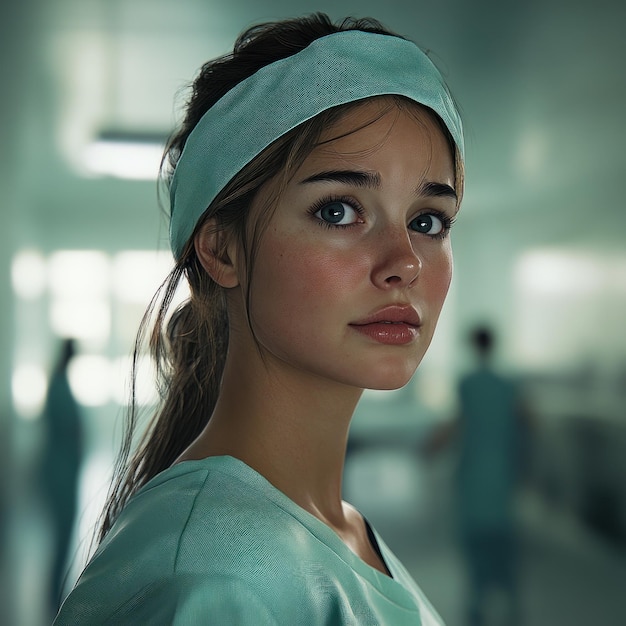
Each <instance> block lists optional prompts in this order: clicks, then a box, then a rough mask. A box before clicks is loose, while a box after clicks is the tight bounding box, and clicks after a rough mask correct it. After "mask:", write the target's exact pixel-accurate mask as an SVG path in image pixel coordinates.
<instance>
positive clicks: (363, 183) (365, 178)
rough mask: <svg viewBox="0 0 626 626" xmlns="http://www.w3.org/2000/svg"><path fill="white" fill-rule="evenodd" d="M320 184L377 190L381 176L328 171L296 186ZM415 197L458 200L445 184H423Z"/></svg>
mask: <svg viewBox="0 0 626 626" xmlns="http://www.w3.org/2000/svg"><path fill="white" fill-rule="evenodd" d="M320 182H326V183H343V184H344V185H352V186H353V187H368V188H372V189H379V188H380V186H381V176H380V174H379V173H378V172H367V171H361V170H328V171H325V172H318V173H317V174H312V175H311V176H307V178H305V179H303V180H301V181H300V182H299V183H298V184H300V185H304V184H306V183H320ZM415 195H416V196H426V197H430V198H433V197H438V198H451V199H453V200H454V201H457V200H458V197H457V195H456V191H454V189H453V188H452V187H450V185H446V184H445V183H436V182H423V183H422V184H421V185H420V186H419V187H418V188H417V189H416V190H415Z"/></svg>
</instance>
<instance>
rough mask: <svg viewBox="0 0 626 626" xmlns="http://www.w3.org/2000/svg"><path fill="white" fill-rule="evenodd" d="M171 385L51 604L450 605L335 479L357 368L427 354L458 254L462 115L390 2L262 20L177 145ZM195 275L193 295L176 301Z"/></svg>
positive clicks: (156, 347)
mask: <svg viewBox="0 0 626 626" xmlns="http://www.w3.org/2000/svg"><path fill="white" fill-rule="evenodd" d="M167 157H168V160H167V164H168V165H169V166H170V167H171V171H169V173H168V174H167V179H168V182H169V190H170V198H171V222H170V236H171V244H172V250H173V252H174V256H175V258H176V261H177V262H176V266H175V269H174V270H173V272H172V274H171V276H170V278H169V282H168V283H167V284H166V286H165V288H164V295H163V300H162V302H161V305H160V308H159V310H158V314H157V317H156V321H155V326H154V328H153V330H152V334H151V345H152V351H153V354H154V356H155V357H156V360H157V363H158V365H159V367H160V369H159V371H160V373H161V374H162V383H163V385H162V393H163V401H162V405H161V407H160V408H159V411H158V413H157V415H156V417H155V420H154V423H153V424H152V425H151V427H150V428H149V429H148V430H147V432H146V434H145V435H144V437H143V439H142V443H141V445H140V446H139V447H138V449H137V450H136V451H135V452H134V456H133V457H132V459H131V461H130V462H127V459H128V457H129V449H130V445H131V441H132V430H133V428H134V423H135V419H134V414H131V422H130V431H129V433H128V436H127V440H126V446H125V448H124V450H123V454H122V459H121V465H120V472H119V476H118V482H117V486H116V488H115V489H114V490H113V492H112V496H111V499H110V502H109V504H108V508H107V511H106V516H105V520H104V526H103V529H102V536H101V538H102V541H101V543H100V546H99V548H98V550H97V552H96V554H95V555H94V557H93V559H92V560H91V562H90V564H89V565H88V566H87V568H86V570H85V571H84V573H83V574H82V576H81V578H80V580H79V582H78V584H77V586H76V588H75V589H74V591H73V592H72V593H71V594H70V596H69V598H68V599H67V600H66V602H65V604H64V606H63V608H62V609H61V611H60V614H59V616H58V618H57V622H56V623H57V624H59V625H62V624H101V623H112V624H254V625H258V624H262V625H264V624H286V625H290V626H293V625H296V624H298V625H300V624H359V625H363V624H391V625H394V626H397V625H402V624H420V623H422V624H439V623H441V622H440V619H439V618H438V617H437V614H436V613H435V611H434V610H433V609H432V608H431V606H430V605H429V604H428V602H427V601H426V600H425V598H424V597H423V595H422V593H421V592H420V590H419V588H418V587H417V585H416V584H415V582H414V581H413V580H412V579H411V577H410V576H409V574H408V573H407V571H406V570H405V569H404V568H403V566H402V565H401V564H400V562H399V561H398V560H397V558H396V557H395V556H394V555H393V554H392V553H391V551H390V550H389V548H388V547H387V546H386V545H385V544H384V542H383V541H382V539H381V538H380V537H379V536H378V535H377V533H376V532H375V531H374V530H373V529H372V528H371V527H370V526H369V524H368V523H367V521H366V520H365V519H364V518H363V517H362V516H361V515H360V514H359V513H358V511H356V510H355V509H354V508H353V507H351V506H350V505H349V504H347V503H345V502H343V501H342V499H341V477H342V470H343V463H344V456H345V448H346V441H347V437H348V427H349V424H350V418H351V416H352V413H353V411H354V409H355V406H356V404H357V402H358V400H359V397H360V396H361V393H362V391H363V389H364V388H371V389H395V388H398V387H401V386H402V385H404V384H406V383H407V382H408V381H409V379H410V378H411V376H412V374H413V373H414V371H415V369H416V368H417V366H418V365H419V363H420V360H421V359H422V357H423V355H424V353H425V351H426V349H427V347H428V345H429V343H430V340H431V337H432V334H433V331H434V329H435V324H436V322H437V317H438V315H439V312H440V309H441V306H442V304H443V301H444V298H445V296H446V292H447V289H448V285H449V282H450V277H451V268H452V258H451V250H450V239H449V237H448V233H449V230H450V227H451V225H452V223H453V221H454V218H455V215H456V213H457V211H458V209H459V204H460V200H461V195H462V189H463V165H462V163H463V138H462V128H461V122H460V119H459V116H458V113H457V110H456V108H455V106H454V103H453V101H452V99H451V97H450V95H449V93H448V90H447V88H446V86H445V84H444V83H443V81H442V78H441V76H440V74H439V73H438V71H437V70H436V69H435V67H434V66H433V64H432V63H431V62H430V60H429V59H428V57H427V56H426V55H425V54H424V53H423V52H422V51H421V50H420V49H419V48H418V47H417V46H416V45H415V44H413V43H412V42H409V41H407V40H405V39H403V38H400V37H398V36H395V35H392V34H390V33H388V32H387V31H385V30H384V29H383V28H382V27H381V26H380V24H378V23H377V22H375V21H373V20H346V21H344V22H342V23H341V24H339V25H335V24H333V23H332V22H331V21H330V20H329V19H328V18H327V17H326V16H324V15H321V14H318V15H314V16H311V17H307V18H302V19H295V20H288V21H284V22H280V23H275V24H266V25H262V26H258V27H254V28H252V29H250V30H248V31H247V32H246V33H244V34H243V35H242V36H241V37H240V38H239V40H238V41H237V43H236V44H235V49H234V52H233V53H232V54H231V55H228V56H225V57H223V58H220V59H218V60H216V61H214V62H211V63H208V64H206V65H205V66H204V67H203V68H202V71H201V73H200V75H199V76H198V77H197V79H196V81H195V83H194V87H193V93H192V96H191V99H190V102H189V104H188V108H187V116H186V118H185V120H184V122H183V125H182V129H181V130H180V132H179V133H178V134H177V135H176V136H175V137H174V138H173V140H172V141H171V143H170V145H169V147H168V150H167ZM183 278H185V279H186V280H187V281H188V282H189V285H190V288H191V298H190V300H189V301H188V302H186V303H185V304H184V305H183V306H182V307H180V308H179V309H178V310H177V311H175V312H174V314H173V315H172V316H171V318H170V319H169V322H168V323H167V331H166V332H165V331H164V330H163V326H164V324H165V322H164V320H165V317H166V311H167V308H168V304H169V303H170V302H171V298H172V294H173V293H174V290H175V288H176V285H177V284H178V282H179V281H180V280H181V279H183Z"/></svg>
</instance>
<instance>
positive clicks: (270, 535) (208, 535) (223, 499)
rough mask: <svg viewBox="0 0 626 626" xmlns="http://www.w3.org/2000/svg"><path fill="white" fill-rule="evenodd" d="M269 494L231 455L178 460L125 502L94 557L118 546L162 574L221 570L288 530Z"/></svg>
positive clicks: (258, 478) (282, 512) (269, 489)
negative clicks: (151, 560)
mask: <svg viewBox="0 0 626 626" xmlns="http://www.w3.org/2000/svg"><path fill="white" fill-rule="evenodd" d="M273 489H274V488H273V487H272V486H271V485H269V483H267V481H265V479H264V478H263V477H261V476H260V475H258V474H256V472H254V471H253V470H252V469H251V468H249V467H248V466H247V465H245V464H244V463H242V462H241V461H238V460H237V459H234V458H232V457H210V458H208V459H202V460H198V461H184V462H182V463H180V464H178V465H175V466H173V467H171V468H170V469H168V470H166V471H164V472H162V473H161V474H159V475H158V476H156V477H155V478H154V479H153V480H152V481H150V482H149V483H148V484H147V485H145V487H143V488H142V489H141V490H140V491H139V492H138V493H137V494H136V495H135V496H134V497H133V498H132V499H131V500H130V501H129V502H128V504H127V505H126V507H125V508H124V510H123V512H122V513H121V515H120V518H119V519H118V520H117V522H116V523H115V525H114V526H113V528H112V529H111V531H110V533H109V535H108V536H107V538H106V540H105V541H104V542H103V546H102V548H101V551H102V552H105V551H109V550H111V549H112V548H113V547H114V546H115V545H116V544H118V545H119V548H120V549H123V550H124V552H125V553H133V554H135V556H136V557H138V556H142V553H144V552H145V553H154V554H156V555H158V565H159V568H160V569H161V570H162V569H163V567H164V564H165V563H168V564H169V568H170V569H171V571H177V570H178V571H180V570H191V571H195V570H197V569H198V568H202V569H203V570H206V568H207V567H210V568H213V569H218V568H219V567H220V565H221V566H222V567H227V566H229V565H230V564H231V563H232V559H233V551H235V552H241V551H242V550H243V549H245V550H246V552H245V553H244V554H250V551H251V548H252V547H253V546H255V545H256V546H265V549H267V546H268V542H270V543H271V542H272V541H274V542H277V540H278V537H277V534H278V533H279V532H280V531H281V530H285V528H286V527H287V526H289V525H292V524H293V522H294V520H293V518H292V516H291V515H289V513H287V512H286V511H285V510H284V508H283V507H281V506H280V503H279V502H277V499H278V500H280V498H277V495H276V494H275V493H274V492H273ZM116 551H117V550H116ZM244 554H242V555H240V556H241V557H243V556H244Z"/></svg>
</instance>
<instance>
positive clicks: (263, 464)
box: [179, 353, 362, 526]
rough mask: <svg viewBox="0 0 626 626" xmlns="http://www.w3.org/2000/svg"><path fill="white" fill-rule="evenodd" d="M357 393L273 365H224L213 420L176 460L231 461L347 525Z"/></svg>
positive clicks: (316, 511)
mask: <svg viewBox="0 0 626 626" xmlns="http://www.w3.org/2000/svg"><path fill="white" fill-rule="evenodd" d="M361 393H362V390H360V389H355V388H352V387H347V386H345V385H340V384H337V383H334V382H332V381H328V380H326V379H322V378H320V377H317V376H311V375H310V374H305V373H303V372H302V371H300V370H295V369H290V368H289V367H285V366H284V364H278V365H277V364H275V363H273V362H272V360H271V359H269V360H268V359H266V360H265V361H264V362H263V363H262V366H261V367H259V362H257V360H256V359H254V358H252V359H248V360H247V361H246V360H242V359H233V358H232V353H231V354H229V359H227V363H226V367H225V371H224V376H223V379H222V387H221V390H220V397H219V400H218V403H217V405H216V407H215V410H214V412H213V415H212V416H211V419H210V421H209V423H208V425H207V427H206V428H205V429H204V431H203V432H202V433H201V435H200V436H199V437H198V438H197V439H196V441H195V442H194V443H193V444H192V445H191V446H190V447H189V448H188V449H187V450H186V451H185V452H184V453H183V455H182V456H181V457H180V459H179V460H187V459H192V458H203V457H207V456H216V455H223V454H228V455H231V456H234V457H236V458H239V459H240V460H242V461H244V462H245V463H246V464H248V465H249V466H250V467H252V468H253V469H255V470H256V471H258V472H259V473H260V474H261V475H262V476H264V477H265V478H266V479H267V480H268V481H269V482H271V483H272V484H273V485H274V486H275V487H276V488H277V489H279V490H280V491H282V492H283V493H285V494H286V495H287V496H288V497H289V498H291V499H292V500H293V501H294V502H296V503H297V504H298V505H300V506H301V507H302V508H304V509H305V510H307V511H309V512H310V513H312V514H313V515H315V516H316V517H319V518H320V519H322V520H323V521H325V522H326V523H329V524H330V525H331V526H334V525H338V526H339V525H341V524H342V523H343V522H344V521H345V519H344V517H345V515H344V507H343V504H342V500H341V484H342V482H341V481H342V474H343V465H344V459H345V450H346V443H347V437H348V430H349V425H350V419H351V417H352V413H353V412H354V409H355V407H356V404H357V402H358V400H359V398H360V396H361Z"/></svg>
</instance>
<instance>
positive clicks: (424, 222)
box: [409, 213, 445, 236]
mask: <svg viewBox="0 0 626 626" xmlns="http://www.w3.org/2000/svg"><path fill="white" fill-rule="evenodd" d="M409 228H410V229H411V230H413V231H415V232H417V233H422V234H424V235H431V236H436V235H441V233H442V232H443V230H444V228H445V224H444V222H443V220H442V219H441V218H440V217H437V216H436V215H433V214H432V213H424V214H423V215H418V216H417V217H416V218H414V219H412V220H411V221H410V222H409Z"/></svg>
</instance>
